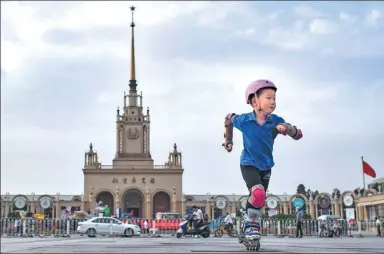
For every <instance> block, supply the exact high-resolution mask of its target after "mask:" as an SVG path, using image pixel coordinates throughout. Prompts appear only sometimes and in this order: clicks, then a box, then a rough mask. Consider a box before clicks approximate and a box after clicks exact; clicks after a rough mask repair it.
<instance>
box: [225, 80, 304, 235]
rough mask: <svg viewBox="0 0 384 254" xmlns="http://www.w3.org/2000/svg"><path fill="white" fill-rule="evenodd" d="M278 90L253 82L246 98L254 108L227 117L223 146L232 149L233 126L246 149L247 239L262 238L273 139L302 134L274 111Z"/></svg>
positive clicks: (243, 159)
mask: <svg viewBox="0 0 384 254" xmlns="http://www.w3.org/2000/svg"><path fill="white" fill-rule="evenodd" d="M276 90H277V88H276V86H275V85H274V84H273V83H272V82H271V81H268V80H257V81H254V82H252V83H251V84H250V85H249V86H248V87H247V89H246V92H245V101H246V103H247V104H250V105H251V106H252V108H253V111H252V112H251V113H246V114H242V115H236V114H234V113H232V114H228V115H227V116H226V118H225V128H226V133H225V134H224V138H225V142H224V144H223V146H224V147H225V149H226V150H227V151H228V152H231V151H232V145H233V142H232V134H233V126H234V127H235V128H236V129H238V130H239V131H241V132H242V134H243V145H244V149H243V152H242V153H241V157H240V168H241V173H242V175H243V179H244V181H245V183H246V185H247V188H248V190H249V197H248V200H247V206H246V211H247V216H245V217H246V218H245V219H246V221H245V224H244V235H245V237H246V239H248V240H258V239H260V233H259V231H260V224H259V222H258V220H259V218H260V217H261V209H262V208H263V207H264V205H265V193H266V190H267V188H268V184H269V178H270V176H271V169H272V167H273V166H274V161H273V156H272V151H273V144H274V139H275V138H276V136H277V135H278V134H279V133H281V134H283V135H287V134H288V135H289V136H291V137H292V138H293V139H295V140H299V139H300V138H302V136H303V134H302V132H301V130H300V129H297V128H296V127H295V126H292V125H290V124H288V123H286V122H285V121H284V119H283V118H281V117H279V116H277V115H275V114H272V112H273V111H274V110H275V108H276V100H275V99H276Z"/></svg>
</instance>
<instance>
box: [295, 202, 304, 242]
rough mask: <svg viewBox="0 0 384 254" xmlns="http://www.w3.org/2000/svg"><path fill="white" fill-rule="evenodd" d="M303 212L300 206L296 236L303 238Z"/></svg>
mask: <svg viewBox="0 0 384 254" xmlns="http://www.w3.org/2000/svg"><path fill="white" fill-rule="evenodd" d="M302 225H303V213H302V211H300V208H298V207H297V208H296V238H303V228H302ZM299 234H300V236H299Z"/></svg>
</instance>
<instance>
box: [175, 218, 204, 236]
mask: <svg viewBox="0 0 384 254" xmlns="http://www.w3.org/2000/svg"><path fill="white" fill-rule="evenodd" d="M191 222H192V219H190V220H185V221H183V222H181V223H180V225H179V227H180V228H179V229H178V230H177V232H176V237H177V238H180V237H182V236H202V237H203V238H207V237H209V235H210V234H211V230H210V228H209V222H203V224H202V225H201V226H200V227H199V228H197V229H195V228H193V227H190V226H189V225H191V224H192V223H191Z"/></svg>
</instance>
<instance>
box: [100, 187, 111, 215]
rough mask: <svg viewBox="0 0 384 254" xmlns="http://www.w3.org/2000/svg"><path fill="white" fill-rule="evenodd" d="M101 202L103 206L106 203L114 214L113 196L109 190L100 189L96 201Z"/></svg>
mask: <svg viewBox="0 0 384 254" xmlns="http://www.w3.org/2000/svg"><path fill="white" fill-rule="evenodd" d="M100 201H101V202H103V206H105V205H108V206H109V207H110V208H111V214H115V206H114V198H113V195H112V194H111V193H110V192H109V191H102V192H100V193H99V194H97V196H96V202H97V203H99V202H100Z"/></svg>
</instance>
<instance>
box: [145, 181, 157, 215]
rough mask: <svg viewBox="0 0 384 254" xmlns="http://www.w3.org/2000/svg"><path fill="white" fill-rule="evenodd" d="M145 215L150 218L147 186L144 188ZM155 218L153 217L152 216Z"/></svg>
mask: <svg viewBox="0 0 384 254" xmlns="http://www.w3.org/2000/svg"><path fill="white" fill-rule="evenodd" d="M145 216H146V217H147V218H151V217H152V216H151V192H150V190H149V187H146V190H145ZM154 219H155V218H154Z"/></svg>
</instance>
